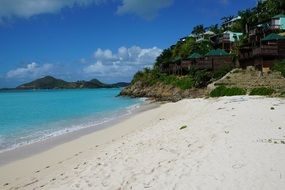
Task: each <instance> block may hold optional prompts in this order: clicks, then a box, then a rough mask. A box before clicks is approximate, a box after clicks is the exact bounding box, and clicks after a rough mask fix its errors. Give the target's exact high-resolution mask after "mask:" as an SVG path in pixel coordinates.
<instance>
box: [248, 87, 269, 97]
mask: <svg viewBox="0 0 285 190" xmlns="http://www.w3.org/2000/svg"><path fill="white" fill-rule="evenodd" d="M274 92H275V91H274V90H273V89H271V88H265V87H261V88H254V89H252V90H251V92H250V95H252V96H258V95H259V96H270V95H272V94H273V93H274Z"/></svg>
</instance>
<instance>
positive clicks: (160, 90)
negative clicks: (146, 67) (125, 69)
mask: <svg viewBox="0 0 285 190" xmlns="http://www.w3.org/2000/svg"><path fill="white" fill-rule="evenodd" d="M119 95H120V96H129V97H135V98H137V97H148V98H153V99H155V100H157V101H172V102H177V101H179V100H181V99H183V98H197V97H204V96H205V90H204V89H187V90H182V89H180V88H177V87H174V86H172V85H165V84H162V83H157V84H154V85H152V86H145V85H143V84H142V83H141V82H140V81H138V82H136V83H135V84H132V85H130V86H127V87H125V88H124V89H123V90H122V91H121V93H120V94H119Z"/></svg>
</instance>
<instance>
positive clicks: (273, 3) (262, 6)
mask: <svg viewBox="0 0 285 190" xmlns="http://www.w3.org/2000/svg"><path fill="white" fill-rule="evenodd" d="M284 6H285V5H284V0H267V1H265V2H263V3H261V2H259V3H258V4H257V6H256V7H255V8H253V9H246V10H243V11H240V12H239V16H241V20H239V22H238V23H237V25H236V26H234V27H235V28H233V30H235V29H237V30H241V31H243V32H246V31H247V30H248V27H250V26H255V25H256V24H257V23H261V22H265V21H267V20H269V19H270V18H271V17H273V16H275V15H277V14H280V13H281V12H282V11H284Z"/></svg>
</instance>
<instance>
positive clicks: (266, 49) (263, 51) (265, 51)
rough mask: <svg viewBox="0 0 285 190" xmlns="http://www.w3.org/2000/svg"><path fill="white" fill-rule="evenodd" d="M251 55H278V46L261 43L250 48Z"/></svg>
mask: <svg viewBox="0 0 285 190" xmlns="http://www.w3.org/2000/svg"><path fill="white" fill-rule="evenodd" d="M252 55H253V56H278V55H279V54H278V46H268V45H263V46H261V47H258V48H255V49H253V50H252Z"/></svg>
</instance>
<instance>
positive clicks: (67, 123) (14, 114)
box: [0, 88, 142, 152]
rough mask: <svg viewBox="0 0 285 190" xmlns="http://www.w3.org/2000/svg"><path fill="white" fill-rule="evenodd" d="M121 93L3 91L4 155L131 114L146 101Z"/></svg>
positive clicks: (0, 145)
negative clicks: (8, 151)
mask: <svg viewBox="0 0 285 190" xmlns="http://www.w3.org/2000/svg"><path fill="white" fill-rule="evenodd" d="M120 90H121V89H118V88H114V89H94V90H93V89H92V90H91V89H86V90H37V91H9V92H0V152H3V151H5V150H7V149H12V148H16V147H19V146H21V145H25V144H29V143H32V142H37V141H40V140H43V139H47V138H50V137H53V136H58V135H61V134H64V133H68V132H72V131H75V130H79V129H82V128H86V127H91V126H92V127H96V125H99V124H102V123H105V122H108V121H110V120H113V119H114V118H118V117H121V116H123V115H126V114H130V113H131V110H133V109H134V108H135V107H138V106H139V105H140V104H141V103H142V100H140V99H130V98H123V97H116V95H118V94H119V92H120Z"/></svg>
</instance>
